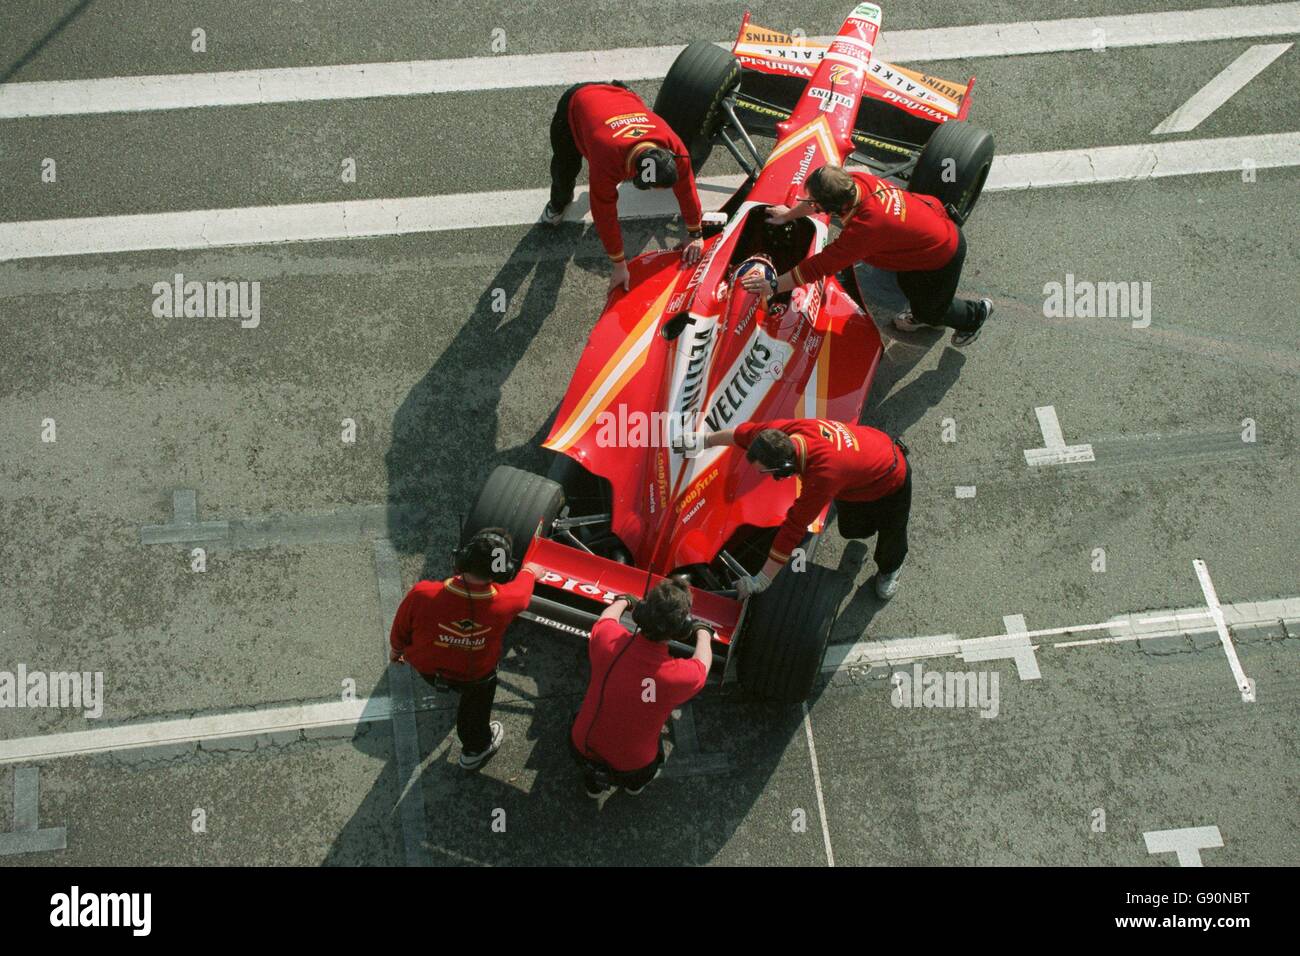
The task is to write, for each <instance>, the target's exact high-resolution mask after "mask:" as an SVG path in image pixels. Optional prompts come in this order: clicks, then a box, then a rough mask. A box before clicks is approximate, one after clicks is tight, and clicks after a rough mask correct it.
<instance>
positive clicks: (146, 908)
mask: <svg viewBox="0 0 1300 956" xmlns="http://www.w3.org/2000/svg"><path fill="white" fill-rule="evenodd" d="M50 907H51V908H50V925H51V926H62V927H77V926H127V927H130V928H131V934H132V935H133V936H148V935H149V931H150V929H151V928H152V925H153V920H152V918H151V917H152V912H153V894H152V893H82V892H81V888H80V887H77V886H74V887H73V888H72V890H71V892H69V893H55V894H54V895H53V896H51V897H50Z"/></svg>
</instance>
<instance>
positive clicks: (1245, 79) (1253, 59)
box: [1151, 43, 1291, 136]
mask: <svg viewBox="0 0 1300 956" xmlns="http://www.w3.org/2000/svg"><path fill="white" fill-rule="evenodd" d="M1289 49H1291V44H1290V43H1272V44H1266V45H1260V46H1253V47H1251V48H1250V49H1249V50H1247V51H1246V52H1245V53H1243V54H1242V55H1241V56H1239V57H1237V59H1235V60H1233V61H1232V62H1231V63H1230V64H1228V66H1227V67H1226V68H1225V69H1224V71H1223V72H1222V73H1220V74H1219V75H1218V76H1216V77H1215V78H1214V79H1212V80H1210V82H1209V83H1207V84H1205V86H1203V87H1201V89H1199V90H1198V91H1197V92H1196V93H1194V94H1193V95H1192V98H1191V99H1189V100H1188V101H1187V102H1186V103H1184V104H1183V105H1182V106H1180V107H1178V109H1176V110H1174V111H1173V113H1171V114H1170V115H1169V117H1168V118H1167V119H1166V120H1165V121H1164V122H1162V123H1161V124H1160V125H1159V126H1157V127H1156V128H1155V129H1153V130H1152V131H1151V135H1152V136H1160V135H1162V134H1165V133H1186V132H1190V131H1191V130H1194V129H1196V127H1198V126H1200V125H1201V123H1203V122H1204V121H1205V119H1206V118H1207V117H1208V116H1209V115H1210V114H1211V113H1213V112H1214V111H1215V110H1217V109H1218V108H1219V107H1220V106H1222V105H1223V104H1224V103H1226V102H1228V100H1230V99H1232V97H1233V96H1234V95H1236V94H1237V93H1239V92H1240V91H1241V90H1243V89H1245V88H1246V86H1247V84H1249V83H1250V81H1251V80H1253V79H1254V78H1255V77H1257V76H1259V74H1260V73H1262V72H1264V70H1265V69H1266V68H1267V67H1268V65H1269V64H1270V63H1272V62H1273V61H1274V60H1276V59H1277V58H1278V57H1280V56H1281V55H1282V54H1283V53H1285V52H1286V51H1287V50H1289Z"/></svg>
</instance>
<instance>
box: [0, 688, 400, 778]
mask: <svg viewBox="0 0 1300 956" xmlns="http://www.w3.org/2000/svg"><path fill="white" fill-rule="evenodd" d="M391 718H392V708H391V705H390V703H389V701H388V698H386V697H370V698H363V699H361V700H345V701H328V702H325V703H316V704H291V705H288V706H282V707H265V708H261V709H256V710H239V711H234V712H227V713H222V714H212V715H208V716H205V717H180V718H174V719H168V720H152V721H142V722H140V723H133V724H118V725H116V726H112V727H97V728H95V729H94V730H75V731H71V732H68V733H58V734H41V735H38V736H35V737H18V738H15V739H13V740H0V764H8V763H25V762H39V761H42V760H53V759H55V758H58V757H81V756H85V755H87V754H100V753H110V752H114V751H125V750H142V749H149V748H154V747H169V746H177V745H188V744H198V743H202V742H204V741H210V740H228V739H236V738H246V737H262V736H270V735H273V734H283V733H294V732H298V731H309V730H316V729H321V728H328V727H344V726H349V725H351V724H358V723H369V722H372V721H376V720H389V719H391Z"/></svg>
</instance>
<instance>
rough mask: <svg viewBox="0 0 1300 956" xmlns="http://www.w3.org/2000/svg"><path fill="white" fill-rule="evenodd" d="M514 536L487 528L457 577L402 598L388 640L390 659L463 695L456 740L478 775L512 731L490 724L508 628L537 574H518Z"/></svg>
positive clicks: (458, 563) (471, 544) (464, 555)
mask: <svg viewBox="0 0 1300 956" xmlns="http://www.w3.org/2000/svg"><path fill="white" fill-rule="evenodd" d="M511 547H512V542H511V540H510V535H509V534H507V533H506V532H505V531H504V530H503V529H501V528H485V529H484V530H482V531H480V532H478V533H477V534H475V535H474V536H473V537H472V538H470V539H469V541H468V542H466V543H465V545H464V546H463V547H460V548H457V549H456V550H455V551H454V552H453V553H452V554H453V561H454V566H455V574H454V575H453V576H452V577H450V578H447V579H446V580H445V581H420V582H418V583H417V584H416V585H415V587H413V588H411V590H410V593H408V594H407V595H406V597H405V598H403V599H402V603H401V604H400V605H399V606H398V608H397V615H396V616H395V617H394V618H393V630H392V633H391V634H390V636H389V644H390V645H391V646H392V656H391V659H392V660H393V661H394V662H399V663H400V662H405V663H407V664H410V665H411V666H412V667H414V668H415V669H416V671H417V672H418V673H419V675H420V676H421V677H423V678H424V679H425V680H426V681H427V682H428V683H429V684H430V685H431V686H433V687H435V688H437V687H438V686H439V684H440V683H441V684H443V685H445V686H446V687H450V688H451V689H452V690H455V691H458V692H459V693H460V703H459V706H458V707H457V710H456V736H457V737H459V738H460V744H461V755H460V766H461V767H462V768H463V769H465V770H478V769H479V768H480V767H482V766H483V765H484V764H485V763H487V762H488V760H489V759H491V757H492V755H493V754H495V753H496V752H497V751H498V750H499V749H500V748H501V741H502V740H503V739H505V730H504V728H503V727H502V726H501V723H500V722H499V721H495V720H491V719H490V718H491V716H492V702H493V700H494V699H495V698H496V693H497V664H498V663H499V662H500V660H501V650H502V641H503V638H504V636H505V632H506V628H507V627H509V626H510V624H511V622H512V621H514V619H515V618H516V617H517V616H518V615H519V612H520V611H523V610H524V609H525V608H527V607H528V602H529V600H531V598H532V596H533V585H534V583H535V582H536V578H537V572H536V569H535V568H534V567H532V566H527V567H525V568H524V569H523V570H522V571H519V570H517V569H516V567H515V565H514V562H513V560H512V558H511V554H512V553H513V552H512V550H511Z"/></svg>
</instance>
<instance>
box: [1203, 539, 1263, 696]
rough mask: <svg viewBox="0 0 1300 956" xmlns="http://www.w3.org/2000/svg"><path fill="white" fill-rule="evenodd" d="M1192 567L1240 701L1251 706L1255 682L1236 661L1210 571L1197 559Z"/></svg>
mask: <svg viewBox="0 0 1300 956" xmlns="http://www.w3.org/2000/svg"><path fill="white" fill-rule="evenodd" d="M1192 567H1194V568H1195V569H1196V577H1197V578H1198V579H1199V580H1200V582H1201V593H1202V594H1204V595H1205V603H1206V605H1207V606H1208V607H1209V609H1210V617H1211V618H1212V619H1213V621H1214V627H1215V629H1216V630H1217V631H1218V632H1219V643H1220V644H1222V645H1223V653H1225V654H1227V655H1228V666H1229V667H1231V668H1232V676H1233V678H1234V679H1235V680H1236V681H1237V690H1239V691H1240V692H1241V699H1242V700H1243V701H1244V702H1245V703H1247V704H1253V703H1254V702H1255V682H1254V681H1253V680H1251V679H1250V678H1249V677H1247V676H1246V672H1245V671H1244V670H1242V668H1241V661H1239V660H1238V659H1237V648H1236V647H1235V646H1233V643H1232V634H1231V633H1230V632H1229V631H1228V623H1227V621H1225V620H1224V619H1223V608H1222V607H1221V606H1220V605H1219V595H1218V594H1217V593H1216V592H1215V590H1214V582H1213V581H1211V580H1210V570H1209V568H1207V567H1206V566H1205V562H1204V561H1202V560H1200V559H1199V558H1198V559H1197V560H1195V561H1193V562H1192Z"/></svg>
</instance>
